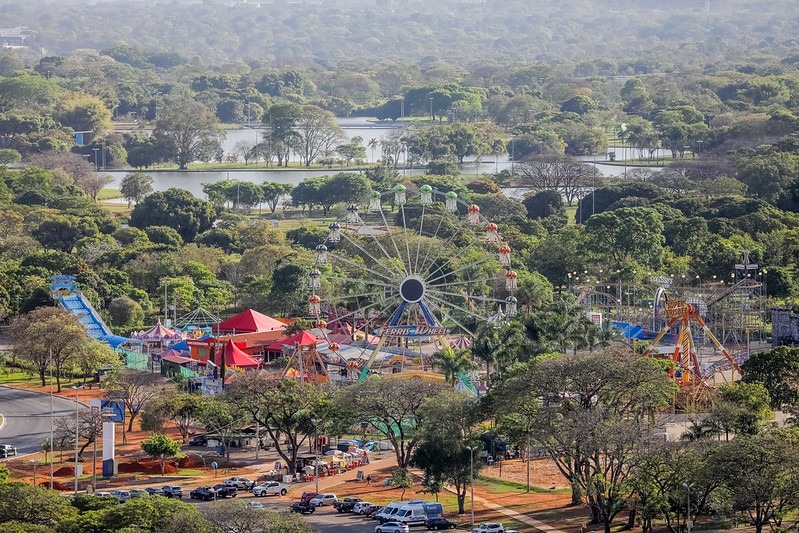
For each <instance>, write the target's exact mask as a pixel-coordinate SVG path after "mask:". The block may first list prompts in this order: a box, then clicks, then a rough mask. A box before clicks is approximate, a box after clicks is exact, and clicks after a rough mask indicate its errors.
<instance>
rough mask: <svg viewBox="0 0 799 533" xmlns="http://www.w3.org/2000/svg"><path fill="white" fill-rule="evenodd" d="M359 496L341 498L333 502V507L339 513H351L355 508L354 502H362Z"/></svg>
mask: <svg viewBox="0 0 799 533" xmlns="http://www.w3.org/2000/svg"><path fill="white" fill-rule="evenodd" d="M362 501H363V500H362V499H360V498H344V499H343V500H340V501H337V502H333V507H334V508H335V509H336V511H338V512H339V513H351V512H352V511H353V509H354V508H355V504H356V503H358V502H362Z"/></svg>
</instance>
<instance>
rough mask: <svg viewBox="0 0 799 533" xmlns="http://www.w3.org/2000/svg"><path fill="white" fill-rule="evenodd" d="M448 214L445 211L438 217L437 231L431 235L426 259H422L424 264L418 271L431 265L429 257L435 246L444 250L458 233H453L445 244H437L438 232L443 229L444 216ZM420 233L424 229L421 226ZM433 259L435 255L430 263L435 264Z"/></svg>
mask: <svg viewBox="0 0 799 533" xmlns="http://www.w3.org/2000/svg"><path fill="white" fill-rule="evenodd" d="M446 216H447V214H446V213H444V212H442V213H441V218H439V219H438V226H436V231H435V232H433V235H431V236H430V240H431V242H430V246H428V247H427V251H426V252H425V254H424V259H422V266H421V268H420V269H419V270H417V272H424V271H425V269H427V268H428V267H429V265H428V264H427V259H428V258H429V257H430V252H432V251H433V248H440V249H442V250H443V249H444V248H446V247H447V246H449V245H450V243H451V242H452V241H453V239H454V238H455V235H457V233H455V235H452V236H451V237H450V238H449V239H447V240H446V242H445V243H444V245H443V246H435V245H436V244H438V243H436V238H437V237H438V232H439V230H441V224H442V223H443V222H444V217H446ZM419 233H420V234H421V233H422V229H421V228H419ZM433 261H435V256H433V258H432V259H430V264H433Z"/></svg>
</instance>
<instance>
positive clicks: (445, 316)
mask: <svg viewBox="0 0 799 533" xmlns="http://www.w3.org/2000/svg"><path fill="white" fill-rule="evenodd" d="M427 303H428V305H430V307H433V308H435V309H438V314H439V315H441V316H442V317H443V319H444V320H452V321H453V322H455V324H457V325H458V327H459V328H461V329H462V330H463V331H465V332H466V333H468V334H469V335H471V336H472V337H474V336H475V334H474V333H473V332H472V331H471V330H470V329H469V328H467V327H466V326H464V325H463V324H461V323H460V322H458V320H457V319H455V318H454V317H453V316H452V315H450V314H449V313H447V311H446V310H445V309H443V308H442V307H441V306H440V305H438V304H436V303H433V302H427Z"/></svg>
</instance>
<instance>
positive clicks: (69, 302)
mask: <svg viewBox="0 0 799 533" xmlns="http://www.w3.org/2000/svg"><path fill="white" fill-rule="evenodd" d="M58 301H59V302H60V303H61V306H62V307H63V308H64V309H66V310H67V311H69V312H70V313H72V314H73V315H75V317H76V318H77V319H78V321H79V322H80V323H81V324H83V325H84V326H86V331H87V332H88V333H89V337H91V338H92V339H101V338H103V337H108V336H110V335H112V332H111V328H109V327H108V326H107V325H106V323H105V322H103V319H102V318H100V315H99V314H98V313H97V311H96V310H95V309H94V307H92V304H91V303H89V300H87V299H86V297H85V296H83V294H81V293H79V292H78V293H71V294H68V295H60V296H59V297H58Z"/></svg>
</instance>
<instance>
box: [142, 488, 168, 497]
mask: <svg viewBox="0 0 799 533" xmlns="http://www.w3.org/2000/svg"><path fill="white" fill-rule="evenodd" d="M144 490H146V491H147V494H149V495H150V496H163V495H164V489H159V488H158V487H147V488H146V489H144Z"/></svg>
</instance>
